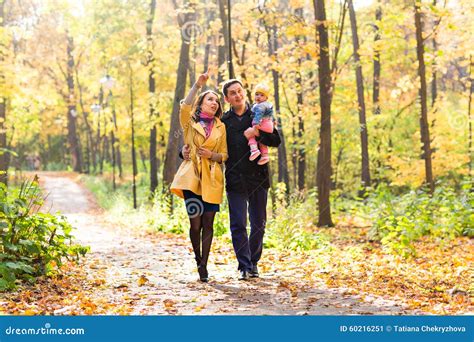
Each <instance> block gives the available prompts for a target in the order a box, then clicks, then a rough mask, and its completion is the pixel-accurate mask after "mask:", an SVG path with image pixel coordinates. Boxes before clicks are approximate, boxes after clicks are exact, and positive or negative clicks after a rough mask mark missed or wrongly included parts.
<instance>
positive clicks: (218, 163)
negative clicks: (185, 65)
mask: <svg viewBox="0 0 474 342" xmlns="http://www.w3.org/2000/svg"><path fill="white" fill-rule="evenodd" d="M208 78H209V71H208V72H206V73H204V74H202V75H200V76H199V78H198V80H197V81H196V83H195V84H194V86H193V87H192V88H191V90H190V92H189V94H188V96H187V97H186V98H185V99H184V100H183V101H182V102H181V108H180V112H179V121H180V124H181V128H182V129H183V133H184V143H185V144H186V145H188V146H189V147H190V151H191V152H190V158H189V160H184V161H183V162H182V163H181V165H180V167H179V169H178V171H177V172H176V175H175V176H174V180H173V183H172V184H171V192H172V193H174V194H176V195H178V196H179V197H181V198H183V199H185V204H186V210H187V212H188V216H189V221H190V224H191V227H190V230H189V236H190V238H191V243H192V245H193V250H194V255H195V259H196V263H197V266H198V272H199V279H200V280H201V281H204V282H207V281H208V272H207V260H208V258H209V252H210V250H211V243H212V237H213V229H214V228H213V225H214V217H215V215H216V212H217V211H219V204H220V203H222V196H223V191H224V172H223V165H224V164H223V163H224V162H225V161H226V160H227V157H228V156H227V138H226V130H225V125H224V124H223V123H222V122H221V120H220V117H221V116H222V107H221V103H220V101H219V95H218V94H217V93H216V92H214V91H212V90H207V91H205V92H203V93H201V94H200V95H199V96H198V97H197V99H196V100H195V101H194V98H195V96H196V94H197V93H198V91H199V89H200V88H201V87H202V86H204V85H205V84H206V82H207V80H208ZM193 102H194V104H193ZM201 233H202V237H201ZM201 244H202V251H201Z"/></svg>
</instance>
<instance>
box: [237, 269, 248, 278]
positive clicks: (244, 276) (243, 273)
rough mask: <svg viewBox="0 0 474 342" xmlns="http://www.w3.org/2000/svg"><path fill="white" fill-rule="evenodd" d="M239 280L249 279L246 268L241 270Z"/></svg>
mask: <svg viewBox="0 0 474 342" xmlns="http://www.w3.org/2000/svg"><path fill="white" fill-rule="evenodd" d="M239 280H249V272H248V271H246V270H241V271H240V276H239Z"/></svg>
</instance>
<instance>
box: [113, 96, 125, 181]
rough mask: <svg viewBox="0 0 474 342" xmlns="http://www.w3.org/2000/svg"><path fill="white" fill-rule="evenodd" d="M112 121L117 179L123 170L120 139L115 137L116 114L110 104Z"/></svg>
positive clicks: (116, 127)
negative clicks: (117, 171)
mask: <svg viewBox="0 0 474 342" xmlns="http://www.w3.org/2000/svg"><path fill="white" fill-rule="evenodd" d="M112 120H113V124H114V127H113V129H114V131H115V134H114V141H115V143H114V145H113V146H114V150H115V159H116V164H117V167H118V170H119V174H118V176H119V178H122V175H123V168H122V154H121V153H120V139H119V138H118V137H117V133H118V126H117V112H116V111H115V103H112Z"/></svg>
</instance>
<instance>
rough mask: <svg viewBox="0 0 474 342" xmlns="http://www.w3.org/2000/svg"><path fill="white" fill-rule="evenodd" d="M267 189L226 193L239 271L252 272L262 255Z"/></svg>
mask: <svg viewBox="0 0 474 342" xmlns="http://www.w3.org/2000/svg"><path fill="white" fill-rule="evenodd" d="M267 197H268V189H264V188H257V189H253V190H252V192H250V193H246V192H243V193H241V192H235V191H228V192H227V199H228V201H229V217H230V231H231V233H232V244H233V245H234V251H235V255H236V256H237V260H238V261H239V270H246V271H250V270H252V267H253V266H254V265H256V264H257V262H258V261H259V260H260V257H261V255H262V248H263V235H264V234H265V224H266V221H267ZM247 208H248V213H249V217H250V238H249V236H248V234H247Z"/></svg>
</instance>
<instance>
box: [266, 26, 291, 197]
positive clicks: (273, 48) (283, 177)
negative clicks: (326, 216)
mask: <svg viewBox="0 0 474 342" xmlns="http://www.w3.org/2000/svg"><path fill="white" fill-rule="evenodd" d="M267 34H268V54H269V55H270V56H274V58H275V60H277V59H278V57H277V50H278V40H277V30H276V26H275V25H273V27H271V28H270V27H268V28H267ZM272 77H273V90H274V94H273V96H274V98H275V114H276V119H277V123H278V128H279V133H280V137H281V144H280V146H279V147H278V182H283V183H285V185H286V192H287V193H289V191H290V176H289V173H288V161H287V157H286V144H285V135H284V134H283V130H282V129H281V127H282V124H281V117H280V74H279V72H278V71H277V70H275V69H274V68H273V69H272Z"/></svg>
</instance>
